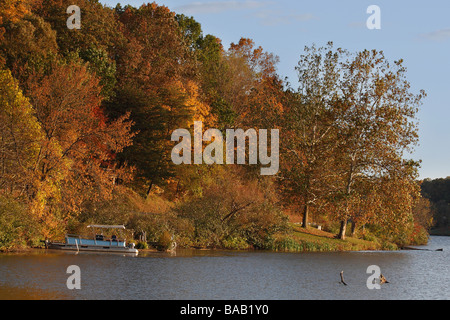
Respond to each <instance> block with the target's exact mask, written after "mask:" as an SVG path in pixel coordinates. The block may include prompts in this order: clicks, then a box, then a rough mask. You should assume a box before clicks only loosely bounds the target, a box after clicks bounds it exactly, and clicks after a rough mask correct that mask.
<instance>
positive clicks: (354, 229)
mask: <svg viewBox="0 0 450 320" xmlns="http://www.w3.org/2000/svg"><path fill="white" fill-rule="evenodd" d="M355 233H356V222H355V221H353V220H352V232H351V236H352V237H354V236H355Z"/></svg>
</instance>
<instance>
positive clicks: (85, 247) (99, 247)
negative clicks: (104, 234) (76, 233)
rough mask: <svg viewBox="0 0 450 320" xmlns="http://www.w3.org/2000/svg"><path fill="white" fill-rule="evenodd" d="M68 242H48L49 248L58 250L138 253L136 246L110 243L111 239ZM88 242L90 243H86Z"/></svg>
mask: <svg viewBox="0 0 450 320" xmlns="http://www.w3.org/2000/svg"><path fill="white" fill-rule="evenodd" d="M66 240H69V241H66V243H58V242H51V243H49V244H48V248H49V249H56V250H66V251H90V252H110V253H129V254H135V255H137V254H138V250H137V249H135V248H130V247H126V246H125V245H114V244H113V245H110V244H109V241H108V242H107V243H101V242H100V241H97V243H99V242H100V243H99V244H92V243H89V242H90V241H86V240H85V239H83V241H80V242H81V243H79V242H78V241H76V242H75V243H71V242H72V241H70V240H72V239H66ZM77 240H78V239H77ZM86 242H88V243H86Z"/></svg>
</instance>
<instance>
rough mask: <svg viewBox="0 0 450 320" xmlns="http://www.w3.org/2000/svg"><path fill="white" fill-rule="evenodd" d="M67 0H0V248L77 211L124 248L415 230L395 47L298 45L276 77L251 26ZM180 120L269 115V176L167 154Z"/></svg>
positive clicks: (411, 123)
mask: <svg viewBox="0 0 450 320" xmlns="http://www.w3.org/2000/svg"><path fill="white" fill-rule="evenodd" d="M72 2H73V1H69V0H3V1H2V2H1V4H0V250H14V249H17V248H29V247H39V246H42V240H44V239H63V238H64V234H66V233H76V234H83V232H84V231H85V229H86V226H87V225H89V224H93V223H94V224H95V223H97V224H124V225H125V226H126V227H127V230H128V231H129V232H130V234H129V235H128V237H129V239H130V237H132V238H134V241H135V242H136V244H137V246H138V248H147V247H148V246H151V245H152V244H157V246H158V248H162V249H164V248H168V247H170V246H171V244H172V243H173V242H176V243H177V246H178V247H182V248H224V249H249V248H253V249H268V250H291V251H304V250H342V249H347V248H348V247H347V246H346V243H348V242H349V241H364V243H370V246H369V247H370V248H374V249H390V248H394V249H395V248H400V247H402V246H404V245H408V244H424V243H426V241H427V236H428V232H429V230H430V228H431V227H432V225H433V219H432V206H431V204H430V202H429V200H427V199H426V198H424V197H422V195H421V183H422V182H421V181H419V180H418V168H419V166H420V161H419V160H418V159H410V157H409V156H408V155H409V154H411V153H412V151H413V150H414V146H415V145H416V144H417V143H418V139H419V136H418V121H419V119H418V118H417V112H418V110H419V108H420V106H421V104H422V102H423V100H424V99H426V93H425V92H424V91H420V92H411V87H410V83H409V82H408V80H407V71H406V68H405V67H404V62H403V61H402V60H401V59H399V60H390V59H391V58H392V59H394V58H398V57H385V55H384V53H383V51H381V50H375V49H370V50H364V51H361V52H350V51H348V50H346V49H345V48H336V47H335V46H334V45H333V43H332V42H329V43H323V44H312V43H305V49H304V51H303V52H299V53H298V57H299V58H298V64H297V65H296V66H292V67H293V68H295V69H296V71H297V75H298V79H295V82H294V81H292V79H290V82H288V81H287V80H286V79H283V78H282V76H280V75H279V74H278V73H277V63H278V57H277V56H276V55H274V54H272V53H270V52H266V51H265V50H264V49H263V48H261V47H260V46H258V45H257V44H256V43H255V42H254V41H253V40H251V39H248V38H241V39H236V42H235V43H231V44H230V45H229V46H228V45H226V44H224V43H222V41H221V40H220V39H219V38H218V37H216V36H214V35H210V34H206V35H205V34H204V33H203V32H202V29H201V25H200V23H199V22H197V21H196V20H195V18H194V17H188V16H185V15H182V14H177V13H175V12H171V11H170V10H169V9H168V8H166V7H165V6H162V5H159V4H156V3H149V4H147V5H143V6H141V7H140V8H134V7H132V6H125V7H122V6H120V5H117V6H116V7H115V8H110V7H107V6H105V5H102V4H100V3H99V2H98V1H97V0H78V1H77V5H78V6H79V7H80V9H81V13H82V18H81V28H80V29H76V28H74V29H70V28H68V26H67V19H68V17H69V14H67V12H66V10H67V8H68V7H69V6H70V5H72V4H73V3H72ZM330 40H332V39H330ZM194 121H201V122H202V124H203V128H202V129H203V131H205V130H207V129H209V128H217V129H219V130H220V131H222V132H224V133H225V131H226V129H230V128H232V129H237V128H242V129H243V130H247V129H250V128H253V129H255V130H256V131H258V130H261V129H267V130H269V131H270V130H271V129H278V130H279V138H280V140H279V155H278V156H279V170H278V172H277V174H275V175H261V174H260V171H261V170H260V169H261V167H264V164H261V163H258V164H248V162H247V164H245V165H242V164H233V165H220V164H205V163H203V164H191V165H186V164H178V165H176V164H174V163H173V161H172V159H171V152H172V149H173V147H174V146H175V145H176V143H177V142H174V141H172V140H171V135H172V133H173V132H174V130H176V129H178V128H186V129H188V130H190V131H191V132H193V130H194ZM269 146H270V143H269ZM269 149H270V148H269ZM269 152H270V150H269ZM249 156H250V155H249V154H247V157H249ZM314 234H315V235H323V236H324V238H327V239H330V240H331V239H332V240H333V241H339V242H332V243H331V242H327V243H325V244H324V245H322V244H321V243H320V241H319V242H318V241H317V240H311V238H308V237H309V236H312V235H314ZM307 236H308V237H307ZM314 239H315V238H314ZM352 239H353V240H352ZM354 243H356V242H354ZM364 248H368V247H367V246H366V247H364Z"/></svg>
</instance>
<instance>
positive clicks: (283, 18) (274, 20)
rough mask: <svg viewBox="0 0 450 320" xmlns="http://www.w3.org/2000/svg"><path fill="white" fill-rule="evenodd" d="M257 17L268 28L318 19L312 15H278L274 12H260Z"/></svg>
mask: <svg viewBox="0 0 450 320" xmlns="http://www.w3.org/2000/svg"><path fill="white" fill-rule="evenodd" d="M255 17H257V18H258V19H260V20H261V23H262V24H263V25H266V26H275V25H280V24H292V23H294V22H306V21H310V20H316V19H318V18H317V17H316V16H314V15H313V14H311V13H304V14H278V13H276V12H274V11H270V12H269V11H260V12H257V13H256V14H255Z"/></svg>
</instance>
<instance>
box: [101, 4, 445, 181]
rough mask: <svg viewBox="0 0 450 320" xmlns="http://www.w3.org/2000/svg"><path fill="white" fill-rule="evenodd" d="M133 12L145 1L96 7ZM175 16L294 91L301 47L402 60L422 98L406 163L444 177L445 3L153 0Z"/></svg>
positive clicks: (422, 173) (430, 175)
mask: <svg viewBox="0 0 450 320" xmlns="http://www.w3.org/2000/svg"><path fill="white" fill-rule="evenodd" d="M100 2H101V3H103V4H106V5H109V6H112V7H114V6H115V5H116V4H117V2H120V3H121V4H122V5H125V4H130V5H132V6H135V7H139V6H140V5H141V4H142V3H144V2H147V1H141V0H128V1H126V0H123V1H114V0H100ZM156 3H158V4H160V5H165V6H167V7H168V8H169V9H171V10H172V11H175V12H176V13H184V14H185V15H188V16H193V17H194V18H195V20H196V21H198V22H199V23H200V24H201V25H202V30H203V33H204V34H205V35H206V34H213V35H215V36H217V37H219V38H220V39H222V43H223V45H224V46H225V47H226V48H227V47H228V46H229V44H230V43H231V42H238V41H239V39H240V38H241V37H246V38H251V39H253V40H254V41H255V43H256V45H258V46H259V45H260V46H262V47H263V48H264V50H266V51H268V52H272V53H274V54H275V55H277V56H279V58H280V63H279V64H278V73H279V74H280V75H281V76H283V77H288V78H289V81H290V82H291V84H292V85H293V86H294V87H295V83H296V73H295V69H294V68H295V66H296V65H297V62H298V57H299V56H300V55H301V54H302V52H303V48H304V47H305V46H306V45H307V46H309V45H311V44H313V43H315V44H316V45H318V46H322V45H325V44H326V43H327V42H328V41H333V42H334V44H335V47H342V48H345V49H348V50H350V51H359V50H363V49H377V50H383V51H384V52H385V55H386V57H387V58H388V59H389V60H390V61H394V60H398V59H400V58H402V59H404V64H405V66H406V67H407V68H408V72H407V78H408V80H409V81H410V83H411V91H412V92H415V93H417V92H418V91H419V90H420V89H424V90H425V91H426V92H427V94H428V97H427V98H426V99H425V100H424V103H423V105H422V107H421V111H420V112H419V114H418V118H419V120H420V144H419V146H417V147H416V148H415V152H414V153H413V154H412V156H411V157H412V158H414V159H416V160H419V159H421V160H422V168H421V169H420V177H421V178H427V177H428V178H439V177H446V176H450V149H447V148H446V147H447V144H450V121H449V120H450V101H449V99H448V93H449V92H450V79H449V75H450V19H449V15H450V2H449V1H448V0H428V1H405V0H398V1H379V0H373V1H363V0H341V1H331V0H315V1H312V0H309V1H298V0H297V1H295V0H281V1H280V0H278V1H270V0H222V1H210V0H199V1H197V0H193V1H190V0H167V1H163V0H159V1H156ZM370 5H377V6H379V7H380V9H381V29H380V30H369V29H368V28H367V27H366V20H367V19H368V18H369V16H370V14H368V13H366V10H367V8H368V7H369V6H370Z"/></svg>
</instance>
